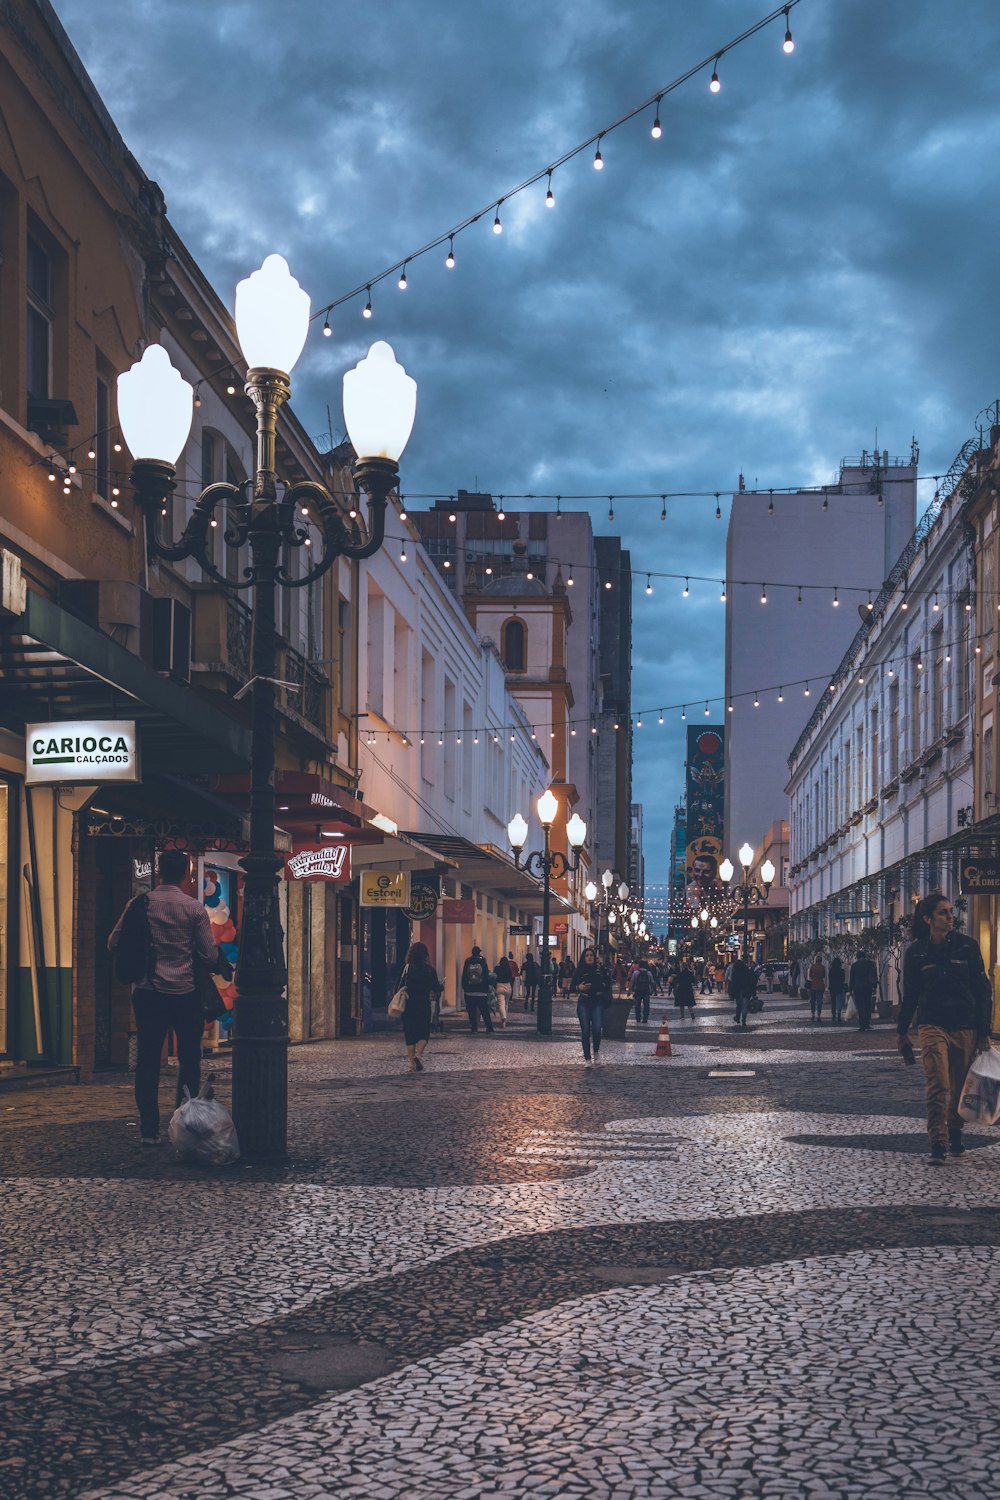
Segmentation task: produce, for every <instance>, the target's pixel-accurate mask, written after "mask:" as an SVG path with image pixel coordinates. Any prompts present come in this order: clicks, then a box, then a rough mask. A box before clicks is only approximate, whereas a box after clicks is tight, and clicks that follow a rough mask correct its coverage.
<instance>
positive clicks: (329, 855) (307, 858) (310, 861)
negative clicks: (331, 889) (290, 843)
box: [285, 844, 351, 885]
mask: <svg viewBox="0 0 1000 1500" xmlns="http://www.w3.org/2000/svg"><path fill="white" fill-rule="evenodd" d="M285 879H286V880H299V881H302V880H328V881H331V882H332V883H333V884H334V885H349V884H350V880H351V846H350V844H324V845H323V847H322V848H320V849H313V848H303V849H296V851H295V853H294V854H289V855H288V857H287V858H286V860H285Z"/></svg>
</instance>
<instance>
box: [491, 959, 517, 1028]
mask: <svg viewBox="0 0 1000 1500" xmlns="http://www.w3.org/2000/svg"><path fill="white" fill-rule="evenodd" d="M495 973H496V995H497V1017H498V1019H499V1021H500V1029H501V1030H503V1028H504V1027H505V1026H506V1025H507V1007H508V1005H509V1004H510V1002H511V1000H512V998H513V995H514V975H513V973H512V972H511V967H510V959H509V958H501V959H500V961H499V963H498V964H497V966H496V970H495Z"/></svg>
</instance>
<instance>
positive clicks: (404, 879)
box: [360, 870, 410, 906]
mask: <svg viewBox="0 0 1000 1500" xmlns="http://www.w3.org/2000/svg"><path fill="white" fill-rule="evenodd" d="M360 880H361V905H362V906H409V904H410V872H409V870H362V871H361V874H360Z"/></svg>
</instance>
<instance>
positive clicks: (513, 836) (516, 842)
mask: <svg viewBox="0 0 1000 1500" xmlns="http://www.w3.org/2000/svg"><path fill="white" fill-rule="evenodd" d="M507 837H508V839H509V840H510V847H511V848H512V849H523V848H524V842H525V839H526V838H527V837H528V825H527V823H526V822H525V821H524V819H523V818H522V816H521V814H520V813H515V814H514V816H513V817H512V818H511V820H510V822H509V823H508V824H507Z"/></svg>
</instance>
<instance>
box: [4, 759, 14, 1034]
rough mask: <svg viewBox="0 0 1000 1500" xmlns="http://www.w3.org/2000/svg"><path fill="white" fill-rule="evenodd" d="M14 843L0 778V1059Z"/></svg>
mask: <svg viewBox="0 0 1000 1500" xmlns="http://www.w3.org/2000/svg"><path fill="white" fill-rule="evenodd" d="M13 842H14V807H13V795H12V788H11V784H10V782H9V781H6V780H5V779H4V778H3V777H2V776H0V1057H3V1056H4V1055H5V1054H6V1053H7V1052H9V1051H10V1047H11V1040H10V1035H9V1032H10V1012H11V993H10V992H11V965H12V963H13V942H12V937H11V925H12V923H13V921H14V920H15V918H16V913H17V903H16V902H15V901H14V899H13V881H14V879H15V878H16V874H17V863H16V860H15V858H14V848H13Z"/></svg>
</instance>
